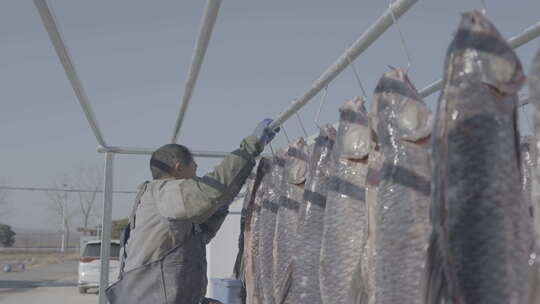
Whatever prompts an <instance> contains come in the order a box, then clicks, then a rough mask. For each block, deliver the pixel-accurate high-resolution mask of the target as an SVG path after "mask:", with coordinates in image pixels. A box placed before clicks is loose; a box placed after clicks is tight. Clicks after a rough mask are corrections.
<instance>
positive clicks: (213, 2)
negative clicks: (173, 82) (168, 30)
mask: <svg viewBox="0 0 540 304" xmlns="http://www.w3.org/2000/svg"><path fill="white" fill-rule="evenodd" d="M220 5H221V0H208V2H207V4H206V9H205V10H204V15H203V18H202V24H201V29H200V31H199V38H198V39H197V43H196V44H195V48H194V50H193V59H192V62H191V66H190V68H189V73H188V79H187V81H186V86H185V88H184V96H183V97H182V105H181V106H180V112H179V113H178V117H177V118H176V123H175V126H174V132H173V137H172V140H171V142H172V143H176V141H177V140H178V135H179V134H180V128H181V127H182V123H183V122H184V116H185V115H186V112H187V109H188V106H189V102H190V100H191V95H192V94H193V90H194V89H195V84H196V83H197V78H198V77H199V72H200V70H201V66H202V63H203V60H204V55H205V54H206V50H207V49H208V43H209V42H210V37H211V36H212V30H213V29H214V24H215V23H216V19H217V15H218V12H219V7H220Z"/></svg>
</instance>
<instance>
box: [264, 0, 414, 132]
mask: <svg viewBox="0 0 540 304" xmlns="http://www.w3.org/2000/svg"><path fill="white" fill-rule="evenodd" d="M417 1H418V0H398V1H396V2H393V3H392V4H391V6H390V7H389V8H388V9H387V10H386V11H385V12H384V13H383V14H382V15H381V16H380V17H379V19H377V21H375V23H374V24H372V25H371V26H370V27H369V28H368V29H367V30H366V31H365V32H364V33H363V34H362V35H361V36H360V38H358V40H356V41H355V42H354V43H353V45H352V46H351V47H349V48H348V49H347V50H346V51H345V53H343V54H342V55H341V56H340V57H339V58H338V59H337V60H336V61H335V62H334V64H332V65H331V66H330V67H329V68H328V69H326V71H324V72H323V73H322V74H321V75H320V76H319V78H318V79H317V80H315V81H314V82H313V83H312V84H311V88H309V90H307V92H305V93H304V95H302V96H301V97H300V98H298V99H296V100H295V101H294V102H293V103H292V104H291V105H290V106H289V108H288V109H287V110H286V111H284V112H283V113H281V115H279V116H278V117H277V118H276V119H275V120H274V121H273V122H272V124H271V125H270V126H269V127H270V128H271V129H275V128H277V127H279V126H281V125H282V124H283V123H284V122H285V121H286V120H287V119H289V117H291V116H292V115H294V113H296V112H297V111H298V110H300V109H301V108H302V107H303V106H304V105H306V104H307V103H308V102H309V101H310V100H311V99H312V98H313V97H314V96H315V95H317V94H318V93H319V92H320V91H321V90H322V89H323V88H324V87H326V86H327V85H328V84H329V83H330V82H331V81H332V80H334V78H336V77H337V76H338V75H339V74H340V73H341V72H342V71H343V70H344V69H345V68H347V66H349V64H350V63H351V62H352V61H354V60H355V59H356V58H357V57H358V56H359V55H360V54H362V53H363V52H364V51H365V50H366V49H367V48H368V47H369V46H371V45H372V44H373V42H375V40H377V39H378V38H379V37H380V36H381V35H382V34H383V33H384V32H385V31H386V30H387V29H388V28H389V27H390V26H391V25H392V24H393V23H394V20H393V17H392V13H393V14H394V16H395V18H396V20H397V19H399V18H400V17H401V15H403V14H404V13H405V12H406V11H407V10H408V9H409V8H410V7H411V6H413V5H414V4H415V3H416V2H417Z"/></svg>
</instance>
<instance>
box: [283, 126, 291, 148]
mask: <svg viewBox="0 0 540 304" xmlns="http://www.w3.org/2000/svg"><path fill="white" fill-rule="evenodd" d="M280 128H281V131H283V135H284V136H285V139H286V140H287V143H288V144H289V145H290V144H291V140H290V139H289V135H288V134H287V131H285V124H282V125H281V126H280Z"/></svg>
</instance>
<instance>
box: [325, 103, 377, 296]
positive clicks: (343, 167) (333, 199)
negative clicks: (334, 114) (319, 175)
mask: <svg viewBox="0 0 540 304" xmlns="http://www.w3.org/2000/svg"><path fill="white" fill-rule="evenodd" d="M364 103H365V101H364V100H363V99H362V98H360V97H356V98H354V99H352V100H349V101H348V102H346V103H345V104H344V105H343V106H342V107H341V108H340V121H339V128H338V132H337V137H336V143H335V145H334V149H333V155H332V156H333V161H332V169H331V172H332V173H331V176H330V180H329V188H328V192H327V196H326V208H325V213H324V229H323V237H322V246H321V257H320V269H319V279H320V286H321V288H320V289H321V296H322V300H323V303H324V304H339V303H343V304H351V303H358V301H359V299H355V298H354V297H355V296H357V292H358V290H359V289H363V288H364V284H363V282H362V279H360V280H358V281H355V282H357V283H356V284H357V286H353V281H354V275H355V271H356V270H357V269H358V271H360V269H361V266H360V263H361V260H362V256H363V250H364V241H365V237H364V229H365V226H366V220H367V217H366V205H365V182H366V174H367V168H368V167H367V161H368V153H369V150H370V144H371V138H370V135H371V132H370V130H369V126H368V115H367V111H366V108H365V106H364ZM357 297H359V298H361V296H357Z"/></svg>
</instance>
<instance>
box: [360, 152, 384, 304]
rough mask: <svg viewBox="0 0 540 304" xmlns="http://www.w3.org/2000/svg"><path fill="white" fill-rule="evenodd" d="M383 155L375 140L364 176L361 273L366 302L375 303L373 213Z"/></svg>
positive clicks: (375, 206)
mask: <svg viewBox="0 0 540 304" xmlns="http://www.w3.org/2000/svg"><path fill="white" fill-rule="evenodd" d="M383 161H384V157H383V155H382V153H381V151H380V149H379V147H378V144H377V142H376V141H374V142H373V148H372V149H371V151H370V152H369V158H368V173H367V177H366V211H367V225H366V227H365V229H366V232H365V237H366V241H365V249H364V257H363V263H362V275H363V279H364V282H365V286H366V293H367V303H368V304H373V303H375V267H374V254H375V244H374V242H375V229H374V228H375V223H376V222H375V214H376V212H375V211H376V208H377V193H378V189H379V183H380V179H381V169H382V165H383Z"/></svg>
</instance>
